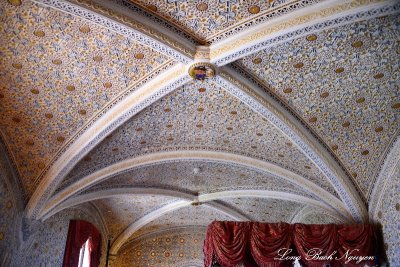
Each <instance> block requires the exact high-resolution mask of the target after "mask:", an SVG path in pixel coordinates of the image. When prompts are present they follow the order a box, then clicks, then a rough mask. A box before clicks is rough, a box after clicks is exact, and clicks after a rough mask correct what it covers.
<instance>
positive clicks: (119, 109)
mask: <svg viewBox="0 0 400 267" xmlns="http://www.w3.org/2000/svg"><path fill="white" fill-rule="evenodd" d="M189 80H190V77H189V76H188V75H187V74H186V67H185V66H183V65H182V64H177V65H175V66H174V67H172V68H171V69H169V70H167V71H165V72H164V73H162V74H160V75H159V76H158V77H157V78H155V79H153V80H150V81H148V82H147V83H145V84H144V85H142V86H140V87H139V88H137V89H136V90H133V92H132V93H131V94H130V95H129V96H127V97H125V98H124V99H123V100H122V101H121V102H119V103H118V104H117V105H115V106H114V107H112V108H110V109H109V110H107V111H106V112H105V114H104V115H103V116H101V117H100V118H99V119H98V120H97V121H95V122H94V123H93V124H92V125H91V126H89V127H88V128H87V129H85V131H84V132H83V133H82V134H81V135H80V136H79V137H77V138H76V140H75V141H74V142H73V143H72V144H71V145H70V146H69V147H68V148H67V149H66V150H65V152H64V153H63V154H62V155H61V156H60V157H59V158H58V159H57V160H56V161H55V162H54V164H53V165H51V166H50V168H49V169H48V170H47V172H46V173H45V175H44V177H43V178H42V180H41V181H40V184H39V186H38V187H37V188H36V190H35V192H34V193H33V194H32V196H31V198H30V200H29V202H28V205H27V206H26V209H25V213H26V217H28V218H32V219H39V218H40V216H39V212H40V210H41V209H42V208H43V206H44V205H45V203H46V202H47V200H48V198H49V197H50V196H51V194H52V193H53V192H54V190H55V189H56V187H57V185H58V184H59V182H60V181H61V180H62V178H64V177H65V176H66V175H67V173H68V172H69V171H71V170H72V168H73V167H74V166H75V164H76V163H77V162H78V161H79V160H80V159H82V158H83V157H84V156H85V155H86V154H87V153H88V152H89V151H90V150H91V149H93V148H94V147H95V146H96V145H97V144H98V143H100V142H101V141H102V140H103V139H104V138H105V137H106V136H107V135H108V134H110V133H111V132H112V131H113V130H115V129H116V128H117V127H119V126H120V125H122V124H123V123H124V122H126V121H127V120H128V119H129V118H131V117H132V116H134V115H135V114H137V113H138V112H139V111H141V110H142V109H144V108H145V107H147V106H149V105H150V104H152V103H154V102H155V101H157V100H158V99H160V98H161V97H163V96H165V95H166V94H168V93H170V92H172V91H173V90H175V88H177V87H179V86H182V85H183V84H185V83H186V82H188V81H189ZM133 87H135V85H134V86H133Z"/></svg>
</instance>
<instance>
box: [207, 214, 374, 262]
mask: <svg viewBox="0 0 400 267" xmlns="http://www.w3.org/2000/svg"><path fill="white" fill-rule="evenodd" d="M373 236H374V235H373V226H372V225H369V224H354V225H335V224H323V225H313V224H310V225H307V224H288V223H260V222H218V221H215V222H213V223H211V224H210V225H209V226H208V229H207V235H206V239H205V243H204V256H205V258H204V262H205V266H206V267H211V266H218V265H217V263H218V264H220V266H223V267H236V266H245V267H253V266H261V267H280V266H293V262H295V261H296V260H298V262H299V263H300V264H301V266H309V267H317V266H318V267H321V266H331V267H334V266H349V267H353V266H354V267H355V266H357V267H358V266H363V267H364V266H374V265H375V260H374V259H375V257H374V250H373V239H374V238H373ZM214 264H215V265H214Z"/></svg>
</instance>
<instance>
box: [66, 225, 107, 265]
mask: <svg viewBox="0 0 400 267" xmlns="http://www.w3.org/2000/svg"><path fill="white" fill-rule="evenodd" d="M88 240H89V241H88ZM86 241H88V243H89V244H88V247H89V251H90V267H97V266H99V264H100V253H101V235H100V233H99V231H98V230H97V229H96V227H95V226H93V225H92V224H91V223H89V222H86V221H80V220H71V221H70V223H69V228H68V237H67V244H66V246H65V252H64V262H63V267H76V266H78V261H79V252H80V250H81V248H82V246H83V245H84V244H85V243H86Z"/></svg>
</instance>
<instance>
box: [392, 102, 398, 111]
mask: <svg viewBox="0 0 400 267" xmlns="http://www.w3.org/2000/svg"><path fill="white" fill-rule="evenodd" d="M392 108H394V109H399V108H400V102H399V103H394V104H393V105H392Z"/></svg>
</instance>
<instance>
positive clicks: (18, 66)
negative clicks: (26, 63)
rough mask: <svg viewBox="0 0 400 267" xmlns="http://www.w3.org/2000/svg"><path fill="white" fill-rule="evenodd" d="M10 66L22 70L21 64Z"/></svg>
mask: <svg viewBox="0 0 400 267" xmlns="http://www.w3.org/2000/svg"><path fill="white" fill-rule="evenodd" d="M12 66H13V67H14V68H15V69H17V70H19V69H22V64H20V63H13V64H12Z"/></svg>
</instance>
